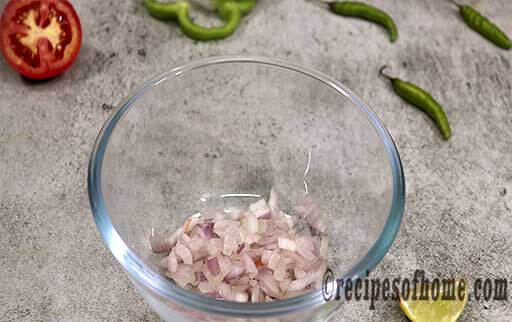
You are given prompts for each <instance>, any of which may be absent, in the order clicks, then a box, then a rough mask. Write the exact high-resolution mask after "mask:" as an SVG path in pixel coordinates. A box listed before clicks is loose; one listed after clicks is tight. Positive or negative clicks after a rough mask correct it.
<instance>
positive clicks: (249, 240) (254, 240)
mask: <svg viewBox="0 0 512 322" xmlns="http://www.w3.org/2000/svg"><path fill="white" fill-rule="evenodd" d="M260 239H261V236H260V235H258V234H250V235H248V236H247V237H246V238H245V242H246V243H247V244H249V245H252V244H254V243H257V242H258V241H259V240H260Z"/></svg>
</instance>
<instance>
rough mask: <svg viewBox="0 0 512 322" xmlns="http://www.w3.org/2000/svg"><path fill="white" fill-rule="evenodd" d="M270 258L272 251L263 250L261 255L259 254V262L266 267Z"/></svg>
mask: <svg viewBox="0 0 512 322" xmlns="http://www.w3.org/2000/svg"><path fill="white" fill-rule="evenodd" d="M270 256H272V251H271V250H264V251H263V253H262V254H261V262H262V263H263V265H267V264H268V261H269V259H270Z"/></svg>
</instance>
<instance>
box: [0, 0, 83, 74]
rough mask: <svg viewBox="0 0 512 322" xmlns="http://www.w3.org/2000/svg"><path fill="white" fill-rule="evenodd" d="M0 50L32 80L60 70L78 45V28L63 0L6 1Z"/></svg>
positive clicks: (8, 60)
mask: <svg viewBox="0 0 512 322" xmlns="http://www.w3.org/2000/svg"><path fill="white" fill-rule="evenodd" d="M0 27H1V29H0V37H1V39H0V41H1V43H0V50H1V51H2V53H3V55H4V56H5V59H6V60H7V62H8V63H9V64H10V65H11V66H12V67H14V69H16V70H17V71H18V72H19V73H21V74H22V75H24V76H26V77H28V78H32V79H45V78H50V77H53V76H56V75H59V74H61V73H62V72H64V71H65V70H66V69H67V68H68V67H69V66H71V64H72V63H73V61H74V60H75V58H76V56H77V55H78V52H79V51H80V46H81V44H82V27H81V26H80V20H79V19H78V15H77V14H76V12H75V9H74V8H73V6H72V5H71V3H69V2H68V1H67V0H10V1H9V3H7V5H6V6H5V8H4V12H3V13H2V18H1V20H0Z"/></svg>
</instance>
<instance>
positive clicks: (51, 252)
mask: <svg viewBox="0 0 512 322" xmlns="http://www.w3.org/2000/svg"><path fill="white" fill-rule="evenodd" d="M73 2H74V4H75V7H76V9H77V11H78V13H79V15H80V17H81V21H82V26H83V30H84V39H83V47H82V50H81V52H80V55H79V57H78V60H77V61H76V63H75V64H74V66H73V67H72V68H71V69H70V70H69V71H68V72H66V73H65V74H64V75H62V76H60V77H58V78H56V79H53V80H50V81H47V82H41V83H34V82H28V81H26V80H23V79H22V78H20V77H19V76H18V75H17V74H16V73H15V72H14V71H13V70H12V69H10V68H8V67H7V64H6V63H5V61H4V60H3V59H0V169H1V171H0V184H1V188H0V285H1V286H0V289H1V291H0V320H5V321H10V320H16V321H32V320H42V321H55V320H60V321H104V320H105V321H106V320H118V321H140V320H145V321H153V320H158V317H157V316H156V315H155V314H154V313H153V312H152V310H151V308H150V307H149V306H148V305H146V304H145V303H144V302H143V300H142V299H141V297H140V296H139V295H138V294H137V293H136V292H135V291H134V290H133V289H132V287H131V285H130V283H129V281H128V279H127V278H126V276H125V274H124V273H123V272H122V270H121V268H120V266H119V265H118V263H117V262H116V261H115V260H114V258H113V257H112V256H111V255H110V253H109V251H108V250H107V249H106V247H104V245H103V243H102V241H101V239H100V237H99V234H98V233H97V231H96V227H95V225H94V222H93V220H92V216H91V214H90V210H89V204H88V199H87V192H86V168H87V162H88V157H89V153H90V150H91V148H92V144H93V141H94V139H95V137H96V135H97V132H98V130H99V128H100V126H101V125H102V124H103V122H104V121H105V120H106V118H107V117H108V115H109V107H110V106H111V105H116V104H118V103H119V102H120V100H121V99H122V98H123V97H125V96H126V95H127V94H128V93H129V92H130V91H131V90H133V89H134V88H135V87H136V86H137V85H138V84H140V83H141V82H142V81H143V80H145V79H147V78H148V77H150V76H151V75H153V74H155V73H157V72H160V71H163V70H166V69H168V68H169V67H171V66H174V65H176V64H180V63H183V62H187V61H190V60H193V59H196V58H200V57H206V56H212V55H220V54H236V53H248V54H257V55H265V56H271V57H279V58H284V59H289V60H290V61H294V62H297V63H301V64H304V65H306V66H309V67H313V68H315V69H318V70H320V71H322V72H325V73H327V74H329V75H332V76H333V77H335V78H337V79H338V80H340V81H342V82H344V83H345V84H346V85H347V86H348V87H350V88H351V89H353V90H354V92H356V93H357V94H359V95H360V96H361V97H362V98H363V99H364V100H365V101H366V102H367V103H368V104H369V105H370V106H372V107H373V108H374V109H375V110H376V111H377V113H378V114H379V115H380V117H381V119H382V120H383V121H384V123H385V124H386V125H387V126H388V128H389V130H390V132H391V134H392V135H393V136H394V138H395V140H396V143H397V145H398V147H399V149H400V152H401V156H402V161H403V165H404V169H405V175H406V179H407V210H406V214H405V217H404V220H403V224H402V227H401V230H400V233H399V234H398V236H397V239H396V241H395V243H394V245H393V247H392V249H391V250H390V252H389V253H388V254H387V256H386V257H385V258H384V260H383V261H382V262H381V264H380V265H379V266H378V268H377V270H376V271H375V272H374V273H373V276H375V277H385V276H391V277H395V276H398V275H400V276H402V277H406V276H407V277H410V276H411V275H412V273H413V271H414V270H415V269H417V268H422V269H425V270H426V272H427V275H428V276H430V277H432V276H441V277H451V276H465V277H466V278H468V279H469V280H470V281H474V279H476V278H478V277H482V278H485V277H491V278H497V277H504V278H511V277H512V241H511V239H510V235H511V232H512V217H511V215H512V211H511V208H512V116H511V113H512V95H511V93H512V91H511V86H512V67H511V65H512V59H511V58H512V52H510V51H508V52H507V51H504V50H501V49H498V48H496V47H494V46H493V45H492V44H490V43H488V42H487V41H485V40H484V39H482V38H481V37H480V36H479V35H477V34H475V33H474V32H472V31H471V30H469V29H468V28H467V27H466V26H465V25H464V24H463V23H462V22H461V20H460V19H459V18H458V16H457V14H456V11H455V9H454V8H453V7H452V5H450V3H449V2H448V1H443V0H436V1H419V0H415V1H399V0H393V1H368V2H371V3H374V4H378V5H379V6H380V7H382V8H383V9H386V10H387V11H388V12H389V13H390V14H391V15H392V16H393V17H395V19H396V22H397V25H398V28H399V30H400V38H399V40H398V41H397V42H396V43H395V44H390V43H389V41H388V38H387V35H386V34H385V32H384V31H383V30H382V29H380V28H378V27H376V26H374V25H371V24H368V23H365V22H362V21H357V20H353V19H343V18H340V17H337V16H334V15H332V14H329V12H327V11H326V10H325V8H323V7H322V6H320V5H317V4H316V3H314V2H307V1H303V0H283V1H269V0H267V1H262V2H260V3H259V5H258V6H259V7H258V9H257V10H255V11H254V12H253V13H252V14H250V15H249V17H247V18H246V19H244V23H243V25H242V26H241V28H239V30H238V31H237V32H236V34H235V35H234V36H233V37H231V38H229V39H227V40H224V41H220V42H210V43H196V42H194V41H191V40H189V39H187V38H185V37H184V36H183V35H182V34H181V33H180V32H179V30H178V29H177V28H176V26H174V25H172V24H167V23H162V22H159V21H156V20H154V19H152V18H150V17H149V16H148V14H147V13H146V11H145V10H144V8H143V7H142V5H141V1H139V0H137V1H134V0H131V1H99V0H91V1H78V0H77V1H73ZM5 3H6V1H5V0H1V1H0V6H2V7H3V5H4V4H5ZM473 3H475V2H473ZM476 5H477V7H478V8H479V9H480V10H481V11H482V12H484V13H485V14H486V15H488V16H490V17H493V20H494V21H496V22H497V23H498V24H499V25H500V26H502V27H503V29H504V30H506V31H507V32H508V34H509V35H512V24H511V23H512V22H511V21H512V6H510V3H509V1H508V0H499V1H498V0H495V1H489V0H481V1H477V3H476ZM383 64H389V65H390V66H391V67H392V69H391V71H392V72H393V74H396V75H399V76H400V77H402V78H405V79H409V80H411V81H414V82H416V83H418V84H421V85H422V86H423V87H424V88H426V89H428V90H430V91H431V93H432V94H433V95H434V96H435V97H436V98H438V100H439V101H440V102H442V104H443V105H444V106H445V107H446V113H447V115H448V117H449V119H450V120H451V124H452V128H453V138H452V139H451V140H450V141H449V142H443V141H442V139H441V138H440V135H439V134H438V132H437V131H436V130H435V128H434V125H433V123H432V122H431V121H430V120H429V119H428V118H427V117H426V116H425V115H423V114H422V113H420V112H419V111H418V110H416V109H414V108H411V107H409V106H408V105H406V104H404V103H403V102H402V101H401V100H400V99H399V98H397V97H396V96H395V95H394V94H393V93H392V92H391V89H390V86H389V84H388V83H386V82H385V81H384V80H383V79H381V78H379V77H377V70H378V68H379V67H380V66H381V65H383ZM510 288H511V287H510V285H509V289H510ZM511 319H512V307H511V306H510V304H509V303H507V302H499V301H491V302H486V303H485V302H476V301H472V302H470V303H469V304H468V306H467V308H466V310H465V312H464V314H463V316H462V318H461V321H476V320H481V321H505V320H511ZM403 320H405V318H404V317H403V315H402V313H401V311H400V309H399V307H398V305H397V303H394V302H383V301H379V302H377V304H376V309H375V310H374V311H370V310H368V303H367V302H360V303H346V304H344V305H343V306H342V308H341V309H340V310H339V311H338V312H337V313H336V315H335V316H334V317H333V319H332V321H403Z"/></svg>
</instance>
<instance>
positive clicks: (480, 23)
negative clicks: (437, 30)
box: [453, 2, 512, 49]
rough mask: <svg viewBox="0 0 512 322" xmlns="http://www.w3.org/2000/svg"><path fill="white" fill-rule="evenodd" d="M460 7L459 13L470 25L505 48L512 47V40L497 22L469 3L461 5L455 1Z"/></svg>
mask: <svg viewBox="0 0 512 322" xmlns="http://www.w3.org/2000/svg"><path fill="white" fill-rule="evenodd" d="M453 3H454V4H455V5H457V6H458V7H459V13H460V15H461V16H462V19H464V21H465V22H466V24H468V26H470V27H471V28H472V29H473V30H475V31H476V32H478V33H479V34H481V35H482V36H484V37H485V38H486V39H487V40H489V41H491V42H492V43H493V44H495V45H496V46H499V47H501V48H503V49H510V48H512V40H510V38H508V37H507V35H506V34H505V33H504V32H503V31H502V30H501V29H500V28H499V27H498V26H496V25H495V24H493V23H492V22H490V21H489V19H487V18H486V17H484V16H482V15H481V14H480V12H478V11H476V10H475V9H473V8H472V7H470V6H468V5H459V4H457V3H455V2H453Z"/></svg>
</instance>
